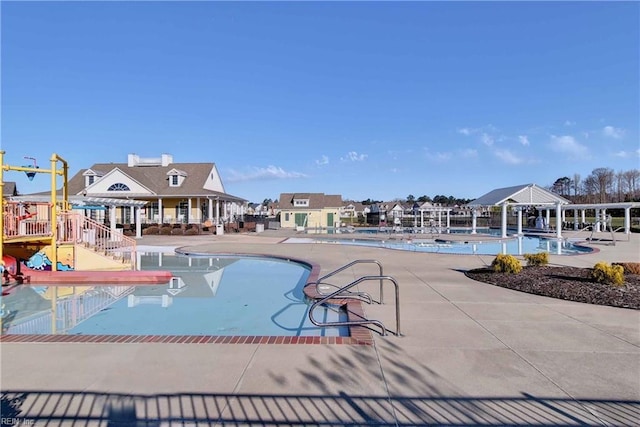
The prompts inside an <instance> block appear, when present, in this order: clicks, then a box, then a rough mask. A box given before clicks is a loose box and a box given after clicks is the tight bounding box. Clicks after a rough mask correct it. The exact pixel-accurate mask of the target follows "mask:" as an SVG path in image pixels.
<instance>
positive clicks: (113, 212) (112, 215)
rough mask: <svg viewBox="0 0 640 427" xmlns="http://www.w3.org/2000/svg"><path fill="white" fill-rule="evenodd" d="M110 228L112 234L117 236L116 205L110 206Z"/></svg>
mask: <svg viewBox="0 0 640 427" xmlns="http://www.w3.org/2000/svg"><path fill="white" fill-rule="evenodd" d="M109 228H110V229H111V235H112V236H115V233H116V207H115V206H109Z"/></svg>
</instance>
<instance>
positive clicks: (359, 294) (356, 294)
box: [312, 259, 384, 304]
mask: <svg viewBox="0 0 640 427" xmlns="http://www.w3.org/2000/svg"><path fill="white" fill-rule="evenodd" d="M356 264H377V265H378V270H379V274H380V276H382V275H383V274H384V273H383V271H382V270H383V268H382V264H381V263H380V261H377V260H375V259H357V260H355V261H352V262H350V263H349V264H346V265H343V266H342V267H340V268H338V269H337V270H334V271H332V272H330V273H328V274H325V275H324V276H322V277H321V278H319V279H318V280H316V281H315V282H312V283H315V285H316V291H317V292H318V293H319V294H320V295H323V293H322V292H320V289H319V287H320V286H321V285H325V286H331V287H333V288H336V289H338V288H340V286H337V285H334V284H332V283H328V282H325V280H326V279H328V278H329V277H332V276H335V275H336V274H338V273H340V272H342V271H344V270H346V269H348V268H350V267H353V266H354V265H356ZM359 297H363V298H366V299H368V301H369V304H371V301H372V300H371V296H370V295H369V294H367V293H366V292H349V293H347V294H345V295H343V298H359ZM383 297H384V294H383V286H382V280H380V304H382V303H383Z"/></svg>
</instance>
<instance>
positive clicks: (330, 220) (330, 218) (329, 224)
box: [327, 212, 333, 227]
mask: <svg viewBox="0 0 640 427" xmlns="http://www.w3.org/2000/svg"><path fill="white" fill-rule="evenodd" d="M327 227H333V212H331V213H328V214H327Z"/></svg>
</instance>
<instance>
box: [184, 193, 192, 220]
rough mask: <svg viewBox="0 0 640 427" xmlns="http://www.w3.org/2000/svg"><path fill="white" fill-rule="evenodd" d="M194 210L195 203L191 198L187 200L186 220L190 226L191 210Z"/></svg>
mask: <svg viewBox="0 0 640 427" xmlns="http://www.w3.org/2000/svg"><path fill="white" fill-rule="evenodd" d="M192 208H193V203H192V202H191V197H189V198H188V199H187V217H186V218H185V221H183V222H186V223H187V224H189V223H190V222H191V209H192Z"/></svg>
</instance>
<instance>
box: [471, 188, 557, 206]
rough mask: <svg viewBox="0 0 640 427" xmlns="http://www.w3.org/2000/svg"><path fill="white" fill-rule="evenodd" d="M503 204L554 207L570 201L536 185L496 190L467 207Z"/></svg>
mask: <svg viewBox="0 0 640 427" xmlns="http://www.w3.org/2000/svg"><path fill="white" fill-rule="evenodd" d="M505 203H508V204H519V205H532V206H536V205H555V204H557V203H560V204H563V205H565V204H569V203H570V201H569V200H567V199H565V198H564V197H560V196H558V195H557V194H555V193H552V192H551V191H548V190H545V189H544V188H542V187H538V186H537V185H536V184H524V185H516V186H514V187H505V188H497V189H495V190H492V191H490V192H488V193H487V194H485V195H483V196H480V197H479V198H477V199H475V200H474V201H472V202H471V203H469V204H468V206H471V207H474V206H499V205H503V204H505Z"/></svg>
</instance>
